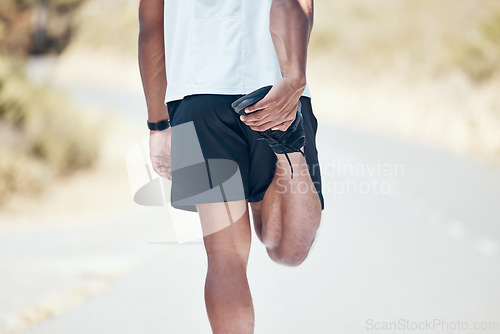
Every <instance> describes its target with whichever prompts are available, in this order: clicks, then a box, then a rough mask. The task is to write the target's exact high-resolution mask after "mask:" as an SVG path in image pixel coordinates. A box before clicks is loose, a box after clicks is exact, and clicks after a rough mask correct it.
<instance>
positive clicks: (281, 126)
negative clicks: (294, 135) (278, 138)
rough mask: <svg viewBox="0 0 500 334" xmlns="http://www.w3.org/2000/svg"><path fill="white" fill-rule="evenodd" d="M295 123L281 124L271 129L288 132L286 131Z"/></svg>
mask: <svg viewBox="0 0 500 334" xmlns="http://www.w3.org/2000/svg"><path fill="white" fill-rule="evenodd" d="M292 123H293V122H292V121H289V122H283V123H281V124H278V125H276V126H273V127H272V128H271V130H279V131H286V129H288V127H289V126H290V125H291V124H292Z"/></svg>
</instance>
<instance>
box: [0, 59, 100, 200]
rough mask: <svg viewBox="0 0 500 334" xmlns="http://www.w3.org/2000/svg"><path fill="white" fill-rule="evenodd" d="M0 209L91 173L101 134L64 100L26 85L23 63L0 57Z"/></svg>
mask: <svg viewBox="0 0 500 334" xmlns="http://www.w3.org/2000/svg"><path fill="white" fill-rule="evenodd" d="M0 138H1V139H2V141H1V142H0V203H1V202H2V201H3V200H4V199H5V198H6V197H7V196H8V195H9V193H11V192H15V191H24V192H27V193H32V192H36V191H38V190H40V189H42V188H43V185H45V184H46V183H48V182H50V181H51V180H53V178H54V177H55V176H57V175H63V174H69V173H71V172H73V171H75V170H77V169H80V168H85V167H89V166H91V165H92V164H93V162H94V161H95V160H96V158H97V156H98V147H99V146H98V140H99V138H100V136H99V131H98V130H97V129H96V127H95V125H94V124H92V123H91V122H90V121H85V118H84V117H83V115H81V114H79V113H77V112H76V111H75V106H74V105H73V104H72V103H71V101H70V100H69V99H68V98H67V97H66V96H64V95H62V94H60V93H57V92H54V91H51V90H49V89H47V88H44V87H37V86H33V85H31V84H30V83H29V82H27V80H26V78H25V77H24V75H23V71H22V62H20V61H18V62H16V61H13V60H11V59H9V58H6V57H0Z"/></svg>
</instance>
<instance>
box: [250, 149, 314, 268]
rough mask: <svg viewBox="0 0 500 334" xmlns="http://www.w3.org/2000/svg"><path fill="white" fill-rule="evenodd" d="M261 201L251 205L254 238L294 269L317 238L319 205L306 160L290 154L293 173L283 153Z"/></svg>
mask: <svg viewBox="0 0 500 334" xmlns="http://www.w3.org/2000/svg"><path fill="white" fill-rule="evenodd" d="M277 157H278V162H277V166H276V174H275V176H274V179H273V181H272V183H271V185H270V186H269V188H268V189H267V191H266V194H265V196H264V199H263V200H262V201H261V202H259V203H252V211H253V218H254V224H255V230H256V232H257V236H258V237H259V239H260V240H261V241H262V242H263V243H264V245H265V246H266V248H267V252H268V254H269V256H270V257H271V258H272V259H273V260H274V261H276V262H278V263H281V264H285V265H289V266H296V265H299V264H300V263H302V262H303V261H304V260H305V258H306V257H307V255H308V253H309V249H310V247H311V245H312V242H313V241H314V237H315V236H316V231H317V230H318V227H319V223H320V220H321V202H320V200H319V196H318V194H317V193H316V189H315V188H314V185H313V183H312V180H311V177H310V175H309V171H308V169H307V164H306V160H305V158H304V157H303V156H302V155H301V154H300V153H292V154H289V158H290V160H291V162H292V164H293V169H294V174H293V179H291V173H290V166H289V164H288V161H287V160H286V158H285V156H284V155H283V154H277Z"/></svg>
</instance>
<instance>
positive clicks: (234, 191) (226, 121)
mask: <svg viewBox="0 0 500 334" xmlns="http://www.w3.org/2000/svg"><path fill="white" fill-rule="evenodd" d="M241 96H242V95H212V94H200V95H191V96H187V97H185V98H184V99H182V100H177V101H172V102H168V103H167V107H168V113H169V116H170V123H171V125H172V152H171V154H172V157H171V158H172V192H171V201H172V206H173V207H176V208H179V209H184V210H190V211H196V208H195V205H196V204H202V203H217V202H229V201H237V200H243V199H248V200H249V201H250V202H259V201H261V200H262V199H263V198H264V194H265V192H266V190H267V188H268V186H269V185H270V183H271V181H272V180H273V177H274V173H275V170H276V160H277V159H276V155H275V154H274V152H273V151H272V150H271V148H270V147H269V145H268V144H267V142H266V140H265V139H263V138H262V137H261V136H260V135H259V134H258V133H257V132H255V131H253V130H252V129H250V127H249V126H247V125H245V124H244V123H243V122H242V121H241V120H240V119H239V115H237V114H236V113H235V112H234V110H233V108H232V107H231V103H232V102H233V101H235V100H236V99H238V98H240V97H241ZM301 103H302V108H301V111H302V115H303V117H304V128H305V135H306V144H305V148H304V153H305V156H306V161H307V165H308V167H309V174H310V175H311V178H312V181H313V183H314V186H315V187H316V191H317V193H318V195H319V197H320V200H321V207H322V208H324V201H323V195H322V193H321V174H320V167H319V163H318V152H317V150H316V130H317V127H318V122H317V120H316V117H315V116H314V114H313V111H312V107H311V99H310V98H308V97H301Z"/></svg>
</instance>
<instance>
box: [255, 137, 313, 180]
mask: <svg viewBox="0 0 500 334" xmlns="http://www.w3.org/2000/svg"><path fill="white" fill-rule="evenodd" d="M260 134H261V135H262V136H263V137H264V138H266V139H267V140H269V141H270V142H271V143H273V145H276V146H279V148H281V151H283V154H285V158H286V160H287V161H288V164H289V165H290V175H291V177H290V179H291V180H293V165H292V161H291V160H290V158H289V157H288V154H287V153H286V151H287V150H288V151H291V152H300V154H302V156H303V157H305V156H306V155H305V153H304V152H303V151H302V150H301V149H296V148H294V147H291V146H290V145H287V144H283V143H280V142H277V141H276V140H274V139H273V138H272V137H270V136H269V135H267V134H266V133H264V132H261V133H260Z"/></svg>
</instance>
